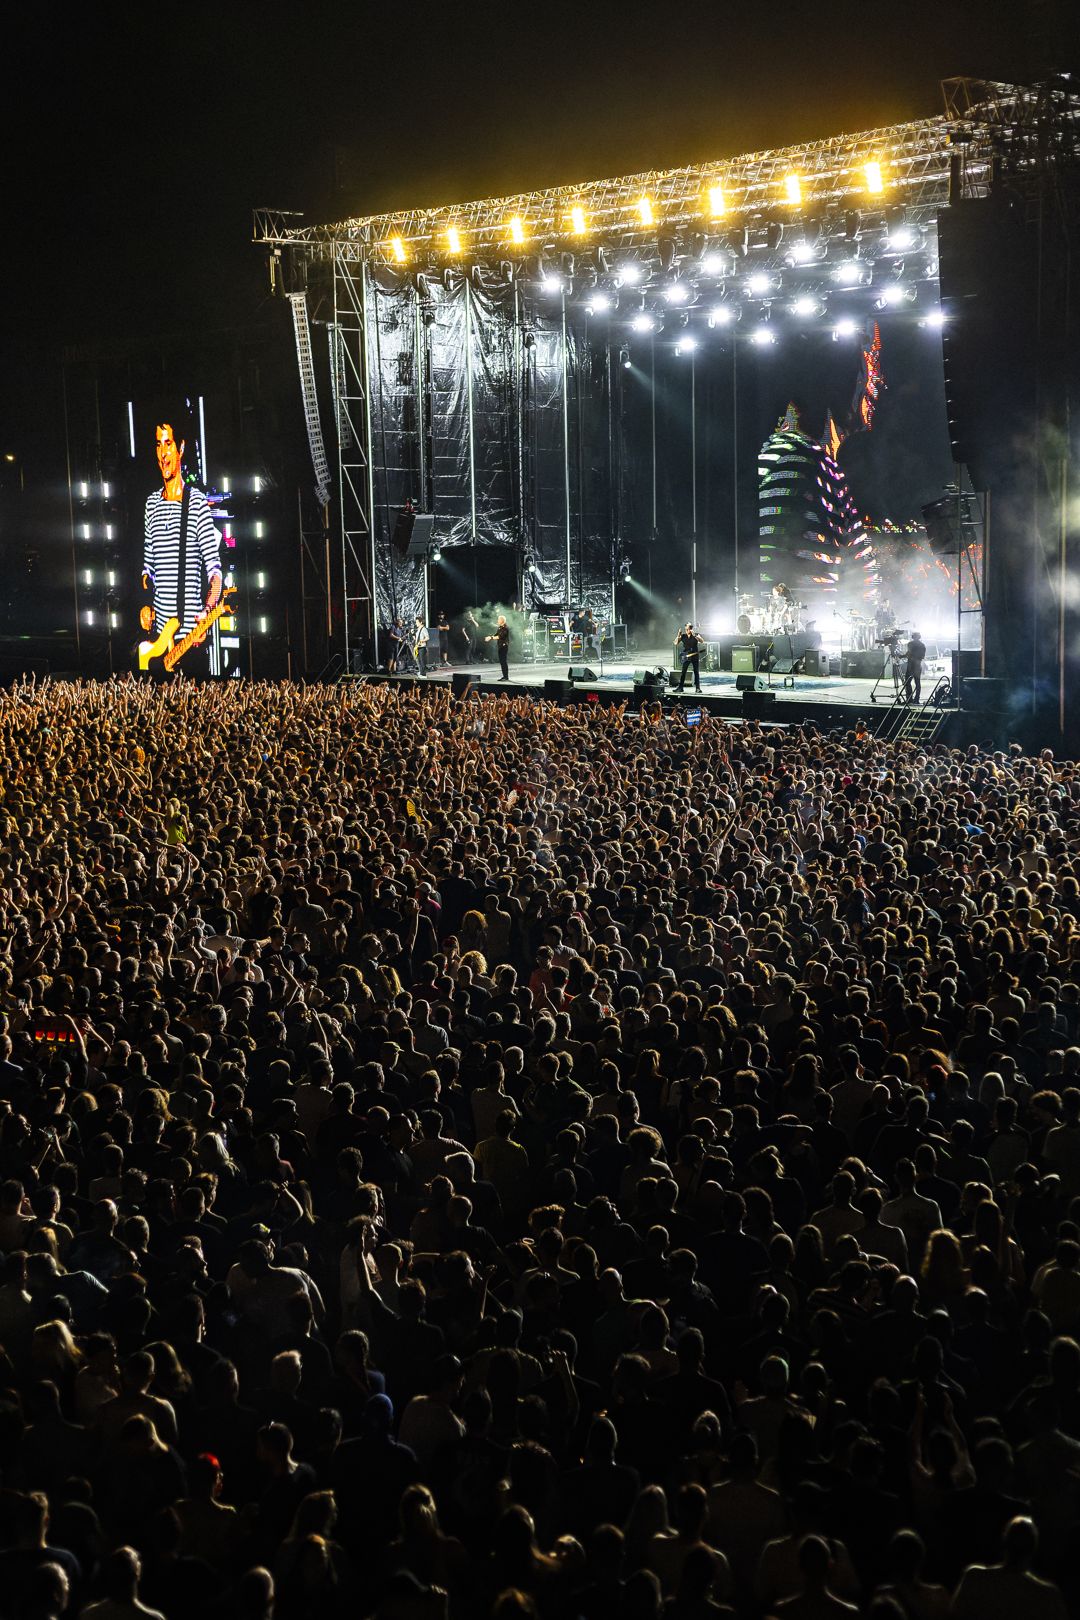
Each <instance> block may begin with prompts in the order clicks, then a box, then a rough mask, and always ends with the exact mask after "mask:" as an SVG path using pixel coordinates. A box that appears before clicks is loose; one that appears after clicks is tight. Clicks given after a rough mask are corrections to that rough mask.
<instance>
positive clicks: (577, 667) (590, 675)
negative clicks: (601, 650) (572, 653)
mask: <svg viewBox="0 0 1080 1620" xmlns="http://www.w3.org/2000/svg"><path fill="white" fill-rule="evenodd" d="M566 678H567V680H570V681H595V680H596V671H595V670H594V669H590V668H589V666H588V664H571V665H570V668H569V669H568V670H567V672H566Z"/></svg>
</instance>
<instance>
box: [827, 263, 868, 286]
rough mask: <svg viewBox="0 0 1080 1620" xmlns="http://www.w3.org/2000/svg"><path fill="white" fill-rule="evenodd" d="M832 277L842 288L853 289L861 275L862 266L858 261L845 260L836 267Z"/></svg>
mask: <svg viewBox="0 0 1080 1620" xmlns="http://www.w3.org/2000/svg"><path fill="white" fill-rule="evenodd" d="M833 275H834V276H835V278H836V280H837V281H838V282H839V283H840V285H841V286H842V287H854V285H855V283H856V282H857V281H858V280H859V278H860V277H861V275H862V265H861V264H860V263H859V261H858V259H845V260H844V261H843V263H842V264H838V265H837V267H836V269H835V270H834V271H833Z"/></svg>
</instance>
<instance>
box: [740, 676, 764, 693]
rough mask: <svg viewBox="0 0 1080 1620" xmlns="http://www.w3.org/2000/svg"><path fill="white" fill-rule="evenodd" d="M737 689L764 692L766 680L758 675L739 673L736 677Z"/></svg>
mask: <svg viewBox="0 0 1080 1620" xmlns="http://www.w3.org/2000/svg"><path fill="white" fill-rule="evenodd" d="M735 689H736V691H738V692H763V691H764V690H765V682H764V681H762V680H759V679H758V677H757V676H756V675H738V676H736V679H735Z"/></svg>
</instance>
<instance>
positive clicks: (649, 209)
mask: <svg viewBox="0 0 1080 1620" xmlns="http://www.w3.org/2000/svg"><path fill="white" fill-rule="evenodd" d="M635 206H636V207H637V215H638V218H639V219H640V221H641V223H642V224H643V225H652V224H654V223H655V216H654V214H653V205H652V202H651V200H650V198H648V197H641V198H639V199H638V202H637V204H636V205H635Z"/></svg>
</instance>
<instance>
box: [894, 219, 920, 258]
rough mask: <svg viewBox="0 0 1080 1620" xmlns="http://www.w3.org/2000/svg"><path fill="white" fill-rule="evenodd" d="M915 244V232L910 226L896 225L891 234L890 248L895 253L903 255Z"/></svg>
mask: <svg viewBox="0 0 1080 1620" xmlns="http://www.w3.org/2000/svg"><path fill="white" fill-rule="evenodd" d="M914 243H915V232H914V230H913V228H912V227H911V226H910V225H894V226H893V227H892V229H891V230H890V232H889V246H890V247H891V248H892V250H893V252H894V253H903V252H904V251H905V250H906V249H907V248H909V247H913V246H914Z"/></svg>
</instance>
